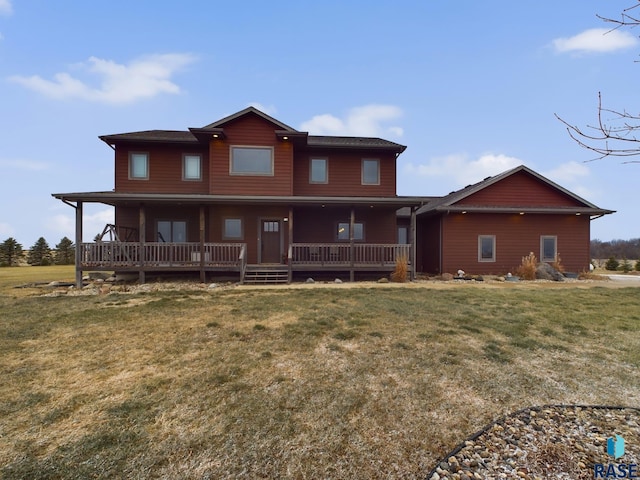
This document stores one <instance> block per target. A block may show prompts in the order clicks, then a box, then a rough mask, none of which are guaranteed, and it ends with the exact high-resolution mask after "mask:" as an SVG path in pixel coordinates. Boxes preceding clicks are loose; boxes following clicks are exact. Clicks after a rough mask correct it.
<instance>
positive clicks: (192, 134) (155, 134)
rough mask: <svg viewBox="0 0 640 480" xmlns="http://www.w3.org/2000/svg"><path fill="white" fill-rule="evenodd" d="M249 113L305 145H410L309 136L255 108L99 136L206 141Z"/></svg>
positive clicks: (124, 139) (120, 140)
mask: <svg viewBox="0 0 640 480" xmlns="http://www.w3.org/2000/svg"><path fill="white" fill-rule="evenodd" d="M246 115H257V116H258V117H260V118H262V119H263V120H265V121H267V122H269V123H271V124H272V125H274V126H275V127H276V129H275V130H274V132H275V134H276V135H277V136H278V137H281V138H282V137H290V139H291V140H294V141H295V143H296V145H298V146H301V147H303V148H341V149H363V148H364V149H372V150H376V149H378V150H391V151H393V152H396V153H397V154H400V153H402V152H404V151H405V149H406V148H407V147H406V146H404V145H400V144H399V143H395V142H391V141H389V140H384V139H382V138H374V137H346V136H328V135H327V136H325V135H309V134H308V133H307V132H301V131H299V130H296V129H295V128H293V127H290V126H289V125H287V124H285V123H282V122H281V121H279V120H276V119H275V118H273V117H271V116H269V115H267V114H266V113H264V112H261V111H260V110H258V109H257V108H255V107H247V108H245V109H244V110H240V111H239V112H236V113H234V114H232V115H229V116H227V117H224V118H222V119H220V120H217V121H215V122H213V123H210V124H209V125H206V126H204V127H201V128H190V129H189V130H144V131H140V132H129V133H117V134H112V135H102V136H100V137H98V138H100V140H102V141H103V142H105V143H106V144H107V145H110V146H111V145H114V144H116V143H174V144H192V145H198V144H207V143H208V142H209V140H210V138H211V135H212V134H215V135H216V136H218V135H219V136H220V137H224V128H223V127H224V125H226V124H228V123H229V122H232V121H234V120H237V119H239V118H241V117H244V116H246Z"/></svg>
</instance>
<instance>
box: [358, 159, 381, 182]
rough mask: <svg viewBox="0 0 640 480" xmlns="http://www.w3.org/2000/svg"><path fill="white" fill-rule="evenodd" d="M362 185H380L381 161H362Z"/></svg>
mask: <svg viewBox="0 0 640 480" xmlns="http://www.w3.org/2000/svg"><path fill="white" fill-rule="evenodd" d="M362 184H363V185H380V160H378V159H377V158H363V159H362Z"/></svg>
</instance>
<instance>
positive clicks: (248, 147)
mask: <svg viewBox="0 0 640 480" xmlns="http://www.w3.org/2000/svg"><path fill="white" fill-rule="evenodd" d="M236 149H242V150H267V151H269V152H270V156H271V169H270V171H269V172H236V171H234V169H233V158H234V155H233V152H234V150H236ZM274 153H275V152H274V147H270V146H268V145H229V175H232V176H251V177H256V176H257V177H273V176H274V171H275V159H274V156H275V155H274Z"/></svg>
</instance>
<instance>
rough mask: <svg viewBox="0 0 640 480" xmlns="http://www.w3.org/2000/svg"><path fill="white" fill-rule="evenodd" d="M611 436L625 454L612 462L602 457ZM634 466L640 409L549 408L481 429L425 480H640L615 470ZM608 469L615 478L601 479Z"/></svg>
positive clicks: (639, 453)
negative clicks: (620, 442)
mask: <svg viewBox="0 0 640 480" xmlns="http://www.w3.org/2000/svg"><path fill="white" fill-rule="evenodd" d="M615 435H620V436H622V437H623V438H624V441H625V453H624V455H623V456H622V457H620V458H618V459H617V460H615V459H614V458H613V457H610V456H609V455H608V454H607V438H608V437H614V436H615ZM638 463H640V409H637V408H630V407H607V406H604V407H603V406H558V405H549V406H543V407H532V408H527V409H524V410H520V411H518V412H515V413H513V414H511V415H509V416H507V417H504V418H502V419H500V420H498V421H497V422H495V423H492V424H491V425H489V426H487V427H486V428H484V429H482V430H481V431H480V432H478V433H476V434H475V435H473V436H472V437H470V438H469V439H468V440H466V441H465V442H464V443H462V444H461V445H459V446H458V447H457V448H456V449H454V450H453V451H452V452H451V453H450V454H449V455H447V456H446V457H445V458H444V459H443V460H442V461H440V462H439V463H438V464H437V466H436V467H435V468H434V469H433V470H432V471H431V472H430V473H429V475H428V476H427V479H428V480H443V479H456V480H458V479H459V480H469V479H475V480H480V479H487V480H489V479H511V478H514V479H521V480H522V479H523V480H527V479H529V480H538V479H539V480H548V479H570V480H582V479H592V478H640V467H636V469H637V471H636V472H635V475H636V476H629V475H628V470H627V472H626V475H627V476H622V475H621V470H619V468H620V465H621V464H625V465H630V464H636V465H637V464H638ZM610 464H612V465H613V466H610ZM598 465H603V466H602V467H599V466H598ZM595 467H597V468H598V469H602V470H601V472H603V475H602V476H599V475H596V473H595V470H594V468H595ZM612 468H615V469H616V470H615V474H616V475H620V476H605V474H607V473H609V474H611V473H612V470H611V469H612ZM598 473H600V471H599V472H598Z"/></svg>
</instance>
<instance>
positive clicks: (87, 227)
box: [44, 205, 115, 243]
mask: <svg viewBox="0 0 640 480" xmlns="http://www.w3.org/2000/svg"><path fill="white" fill-rule="evenodd" d="M99 207H102V208H104V205H100V206H99ZM44 223H45V225H44V226H45V228H46V229H47V231H48V232H51V235H52V236H54V237H55V238H58V239H61V238H62V237H67V238H70V239H71V240H74V241H75V235H76V233H75V231H76V230H75V229H76V226H75V225H76V220H75V216H74V214H73V213H72V214H62V213H59V214H56V215H53V216H51V217H49V218H47V219H46V220H45V222H44ZM108 223H110V224H113V223H115V215H114V211H113V209H112V208H107V209H103V210H98V211H95V212H92V213H87V212H86V211H85V212H84V215H83V216H82V232H83V237H84V238H83V241H85V242H92V241H93V239H94V237H95V236H96V235H98V234H100V233H102V231H103V230H104V227H105V225H107V224H108ZM56 243H58V242H57V241H56Z"/></svg>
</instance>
